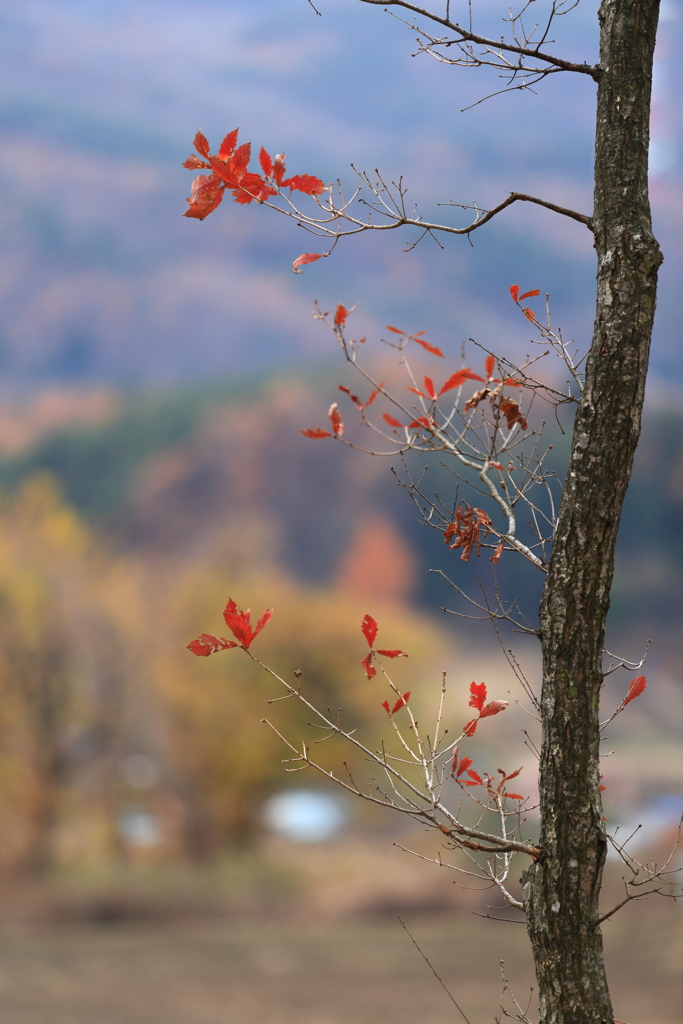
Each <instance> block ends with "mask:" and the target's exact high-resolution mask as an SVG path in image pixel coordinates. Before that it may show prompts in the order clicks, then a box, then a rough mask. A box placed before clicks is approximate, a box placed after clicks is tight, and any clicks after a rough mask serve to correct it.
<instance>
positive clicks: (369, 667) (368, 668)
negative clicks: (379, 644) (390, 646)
mask: <svg viewBox="0 0 683 1024" xmlns="http://www.w3.org/2000/svg"><path fill="white" fill-rule="evenodd" d="M361 665H362V666H363V668H364V669H365V674H366V675H367V677H368V679H372V677H373V676H376V675H377V669H376V668H375V666H374V665H373V664H372V651H370V653H369V654H366V655H365V657H364V658H363V660H362V661H361Z"/></svg>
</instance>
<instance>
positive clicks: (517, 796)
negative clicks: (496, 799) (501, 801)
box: [503, 793, 526, 800]
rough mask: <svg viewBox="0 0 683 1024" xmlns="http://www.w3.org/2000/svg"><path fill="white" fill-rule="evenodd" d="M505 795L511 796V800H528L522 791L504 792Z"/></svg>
mask: <svg viewBox="0 0 683 1024" xmlns="http://www.w3.org/2000/svg"><path fill="white" fill-rule="evenodd" d="M503 796H507V797H509V798H510V800H526V797H525V796H522V794H521V793H503Z"/></svg>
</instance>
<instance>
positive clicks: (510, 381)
mask: <svg viewBox="0 0 683 1024" xmlns="http://www.w3.org/2000/svg"><path fill="white" fill-rule="evenodd" d="M503 384H504V385H505V387H507V388H521V386H522V381H521V380H516V378H515V377H506V378H505V380H504V381H503Z"/></svg>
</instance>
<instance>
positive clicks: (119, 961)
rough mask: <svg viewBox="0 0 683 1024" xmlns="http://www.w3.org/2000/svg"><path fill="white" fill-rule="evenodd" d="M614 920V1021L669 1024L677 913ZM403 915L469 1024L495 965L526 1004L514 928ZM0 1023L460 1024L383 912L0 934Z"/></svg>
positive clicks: (680, 934)
mask: <svg viewBox="0 0 683 1024" xmlns="http://www.w3.org/2000/svg"><path fill="white" fill-rule="evenodd" d="M625 914H626V915H629V916H628V918H627V917H626V916H624V917H622V919H621V921H620V922H619V923H618V924H617V923H613V924H612V925H611V926H608V927H607V929H606V941H607V960H608V966H609V971H610V977H611V981H612V990H613V996H614V1006H615V1014H616V1016H617V1017H618V1018H619V1019H620V1020H623V1021H627V1022H628V1024H678V1022H680V1020H681V1006H683V974H682V972H681V967H680V965H681V956H682V954H683V916H682V914H681V910H680V908H678V907H674V906H673V905H672V904H670V903H667V904H666V905H663V904H659V905H657V904H656V903H650V904H649V905H647V906H640V907H631V908H629V909H628V910H626V912H625ZM405 916H406V918H407V922H408V924H409V927H410V928H411V931H412V932H413V934H414V935H415V937H416V938H417V939H418V941H419V943H420V945H421V946H422V948H423V949H424V950H425V952H426V953H427V954H428V955H429V957H430V959H431V960H432V962H433V964H434V966H435V967H436V968H437V969H438V970H439V972H440V973H441V974H442V977H443V978H444V981H445V982H446V983H447V985H448V986H449V988H450V989H451V991H452V992H453V994H454V995H455V997H456V999H457V1000H458V1002H459V1003H460V1005H461V1006H462V1007H463V1009H464V1011H465V1013H466V1014H467V1016H468V1018H469V1020H470V1021H471V1022H472V1024H481V1022H483V1021H492V1020H493V1019H494V1017H495V1016H500V1009H499V1005H498V1004H499V998H500V990H501V985H500V967H499V960H500V959H504V960H505V963H506V972H507V974H508V978H509V981H510V983H511V985H512V986H513V989H514V991H515V994H516V995H517V997H518V999H519V1000H520V1002H522V1003H523V1004H526V1001H527V999H528V997H529V985H530V977H531V974H530V958H529V955H528V949H527V945H526V934H525V931H524V929H523V928H522V927H518V926H515V925H508V924H493V923H492V922H490V921H481V920H479V919H477V918H473V917H472V916H471V914H470V913H468V912H467V911H455V912H452V913H449V914H440V915H437V914H434V915H424V914H422V915H420V914H407V915H405ZM627 924H628V930H627V931H626V930H624V926H626V925H627ZM629 936H630V937H629ZM634 936H637V938H635V939H634ZM508 1005H509V1003H508ZM0 1018H1V1019H2V1021H3V1024H162V1022H163V1024H347V1022H354V1024H371V1022H372V1024H413V1022H415V1021H416V1020H429V1021H430V1024H447V1022H448V1024H449V1022H451V1021H454V1020H459V1019H460V1017H459V1015H458V1013H457V1011H456V1010H455V1008H454V1007H453V1005H452V1004H451V1003H450V1002H449V1000H448V998H447V996H446V995H445V993H444V992H443V990H442V989H441V988H440V987H439V985H438V983H437V982H436V981H435V979H434V978H433V977H432V975H431V974H430V972H429V969H428V968H427V966H426V964H425V963H424V961H423V960H422V959H421V957H420V956H419V954H418V953H417V951H416V950H415V949H414V947H413V946H412V944H411V943H410V941H409V939H408V938H407V936H406V935H405V933H404V932H403V930H402V929H401V927H400V925H399V924H398V922H397V921H396V918H395V917H393V916H390V915H387V916H385V917H370V918H362V917H361V918H359V917H355V918H353V919H346V920H337V921H334V922H330V921H327V922H325V921H322V922H321V921H316V920H314V919H313V920H311V919H304V920H301V919H300V920H295V921H291V920H290V921H289V922H287V921H282V920H279V921H278V920H272V919H271V920H263V919H262V920H248V919H245V918H238V919H233V920H230V919H223V920H210V919H206V918H199V919H192V918H186V919H180V920H170V921H157V922H154V921H147V922H131V921H119V922H117V923H109V924H107V925H103V924H100V925H99V926H97V925H93V924H90V925H87V924H83V923H81V924H63V923H62V924H53V925H42V926H39V925H36V924H33V925H31V926H27V925H24V926H22V927H19V926H16V925H15V926H13V927H8V926H5V927H4V928H2V930H1V931H0ZM532 1019H533V1017H532Z"/></svg>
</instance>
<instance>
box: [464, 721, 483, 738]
mask: <svg viewBox="0 0 683 1024" xmlns="http://www.w3.org/2000/svg"><path fill="white" fill-rule="evenodd" d="M478 721H479V719H478V718H473V719H472V721H471V722H468V723H467V725H466V726H465V728H464V729H463V733H464V735H465V736H474V734H475V732H476V731H477V722H478Z"/></svg>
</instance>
